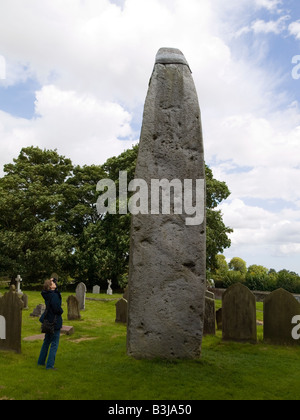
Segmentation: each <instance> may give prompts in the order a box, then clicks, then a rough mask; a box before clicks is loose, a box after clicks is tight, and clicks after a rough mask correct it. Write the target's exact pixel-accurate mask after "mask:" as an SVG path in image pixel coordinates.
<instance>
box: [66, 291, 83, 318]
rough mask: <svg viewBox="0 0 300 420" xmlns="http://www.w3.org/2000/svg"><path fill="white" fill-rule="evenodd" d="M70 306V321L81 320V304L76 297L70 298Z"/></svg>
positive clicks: (68, 300)
mask: <svg viewBox="0 0 300 420" xmlns="http://www.w3.org/2000/svg"><path fill="white" fill-rule="evenodd" d="M67 304H68V321H72V320H74V319H80V318H81V316H80V310H79V302H78V299H77V297H76V296H69V297H68V299H67Z"/></svg>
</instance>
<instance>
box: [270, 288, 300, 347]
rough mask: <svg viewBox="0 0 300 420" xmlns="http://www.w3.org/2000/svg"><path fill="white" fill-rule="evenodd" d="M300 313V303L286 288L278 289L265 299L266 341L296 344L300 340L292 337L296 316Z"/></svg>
mask: <svg viewBox="0 0 300 420" xmlns="http://www.w3.org/2000/svg"><path fill="white" fill-rule="evenodd" d="M296 315H300V303H299V302H298V301H297V300H296V299H295V298H294V296H293V295H292V294H291V293H289V292H287V291H286V290H284V289H277V290H275V291H274V292H272V293H270V294H269V295H268V296H266V298H265V300H264V326H263V329H264V341H266V342H268V343H270V344H279V345H294V344H298V345H299V344H300V340H295V339H294V338H293V337H292V329H293V328H294V326H295V325H293V324H292V319H293V317H294V316H296Z"/></svg>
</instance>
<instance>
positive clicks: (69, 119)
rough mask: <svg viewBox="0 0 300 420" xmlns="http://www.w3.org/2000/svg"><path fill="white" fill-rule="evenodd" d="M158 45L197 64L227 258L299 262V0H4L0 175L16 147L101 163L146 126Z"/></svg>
mask: <svg viewBox="0 0 300 420" xmlns="http://www.w3.org/2000/svg"><path fill="white" fill-rule="evenodd" d="M160 47H175V48H179V49H181V50H182V52H183V53H184V55H185V57H186V59H187V61H188V62H189V65H190V67H191V69H192V72H193V77H194V81H195V84H196V88H197V92H198V96H199V104H200V108H201V113H202V125H203V134H204V144H205V159H206V163H207V164H208V165H209V166H210V167H211V168H212V170H213V173H214V175H215V177H216V178H217V179H219V180H222V181H225V182H226V183H227V185H228V187H229V189H230V191H231V196H230V198H229V199H228V200H226V202H224V203H223V204H222V205H221V209H222V212H223V215H224V221H225V223H226V224H227V225H228V226H230V227H232V228H233V229H234V233H233V234H232V235H231V239H232V246H231V248H230V249H229V250H227V251H226V252H225V255H226V257H227V258H228V259H230V258H232V257H234V256H238V257H241V258H243V259H244V260H245V261H246V263H247V265H248V266H249V265H250V264H262V265H264V266H266V267H267V268H275V269H276V270H280V269H282V268H286V269H289V270H292V271H296V272H297V273H299V274H300V2H299V0H231V1H224V0H63V1H62V0H26V1H24V0H1V3H0V176H2V175H3V172H2V169H3V164H5V163H8V162H11V161H12V159H13V158H15V157H17V156H18V154H19V152H20V150H21V148H22V147H25V146H30V145H35V146H39V147H41V148H48V149H54V148H57V150H58V152H59V153H60V154H62V155H64V156H66V157H69V158H71V159H72V161H73V163H74V164H81V165H83V164H101V163H103V162H104V161H105V160H106V159H107V158H109V157H111V156H116V155H118V154H120V153H121V152H122V151H124V150H125V149H127V148H128V147H131V145H132V144H134V143H136V142H137V141H138V139H139V134H140V128H141V122H142V112H143V105H144V100H145V96H146V93H147V87H148V81H149V78H150V76H151V72H152V69H153V65H154V59H155V55H156V52H157V50H158V49H159V48H160Z"/></svg>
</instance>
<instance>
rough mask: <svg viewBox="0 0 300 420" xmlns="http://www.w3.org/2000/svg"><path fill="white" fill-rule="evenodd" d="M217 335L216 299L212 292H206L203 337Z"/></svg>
mask: <svg viewBox="0 0 300 420" xmlns="http://www.w3.org/2000/svg"><path fill="white" fill-rule="evenodd" d="M215 334H216V306H215V297H214V294H213V293H212V292H209V291H206V292H205V314H204V327H203V335H215Z"/></svg>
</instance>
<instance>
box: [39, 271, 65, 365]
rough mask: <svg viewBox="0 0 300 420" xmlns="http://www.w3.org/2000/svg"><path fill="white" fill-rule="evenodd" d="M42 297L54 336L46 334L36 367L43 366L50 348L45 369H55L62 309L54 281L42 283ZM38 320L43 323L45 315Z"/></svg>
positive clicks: (52, 279)
mask: <svg viewBox="0 0 300 420" xmlns="http://www.w3.org/2000/svg"><path fill="white" fill-rule="evenodd" d="M42 296H43V298H44V300H45V304H46V311H47V316H46V319H47V320H48V321H49V322H54V321H55V325H54V334H50V333H46V334H45V338H44V342H43V345H42V348H41V353H40V357H39V360H38V365H40V366H45V364H46V359H47V354H48V350H49V347H50V345H51V347H50V352H49V356H48V360H47V365H46V369H55V368H54V362H55V357H56V353H57V349H58V344H59V338H60V329H61V327H62V317H61V315H62V313H63V310H62V307H61V295H60V293H59V291H58V290H57V285H56V279H54V278H51V279H50V280H46V281H45V283H44V289H43V291H42ZM46 311H45V312H44V313H43V315H42V316H41V318H40V322H41V323H43V321H44V317H45V313H46Z"/></svg>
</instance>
